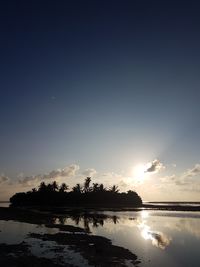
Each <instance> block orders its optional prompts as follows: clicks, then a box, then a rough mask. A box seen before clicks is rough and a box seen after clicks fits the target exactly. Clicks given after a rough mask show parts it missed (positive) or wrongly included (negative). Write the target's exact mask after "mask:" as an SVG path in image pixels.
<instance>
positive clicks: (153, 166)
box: [145, 159, 165, 173]
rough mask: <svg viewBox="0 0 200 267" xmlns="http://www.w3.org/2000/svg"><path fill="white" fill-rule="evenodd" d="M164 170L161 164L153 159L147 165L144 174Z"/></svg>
mask: <svg viewBox="0 0 200 267" xmlns="http://www.w3.org/2000/svg"><path fill="white" fill-rule="evenodd" d="M164 168H165V167H164V165H163V163H161V162H160V161H159V160H158V159H155V160H153V161H152V162H150V163H148V164H147V169H146V170H145V172H150V173H155V172H158V171H160V170H161V169H164Z"/></svg>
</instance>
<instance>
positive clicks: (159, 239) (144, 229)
mask: <svg viewBox="0 0 200 267" xmlns="http://www.w3.org/2000/svg"><path fill="white" fill-rule="evenodd" d="M141 218H142V221H141V222H139V224H138V228H139V229H140V232H141V236H142V237H143V238H144V239H145V240H151V243H152V245H153V246H155V247H157V248H160V249H165V248H166V247H167V246H168V245H169V244H170V242H171V238H170V237H168V236H167V235H165V234H164V233H162V232H158V231H152V230H151V228H150V226H148V225H147V221H146V220H145V219H147V218H148V212H147V211H143V212H142V213H141Z"/></svg>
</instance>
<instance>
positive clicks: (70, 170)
mask: <svg viewBox="0 0 200 267" xmlns="http://www.w3.org/2000/svg"><path fill="white" fill-rule="evenodd" d="M78 170H79V166H78V165H76V164H71V165H69V166H67V167H65V168H64V169H57V170H52V171H51V172H49V173H46V174H43V175H42V174H39V175H35V176H27V177H21V178H20V179H19V180H18V182H19V183H20V184H21V185H24V186H29V185H34V184H35V183H36V182H41V181H44V180H53V179H57V178H59V177H64V178H70V177H73V176H75V175H76V172H77V171H78Z"/></svg>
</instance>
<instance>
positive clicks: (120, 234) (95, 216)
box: [0, 210, 200, 267]
mask: <svg viewBox="0 0 200 267" xmlns="http://www.w3.org/2000/svg"><path fill="white" fill-rule="evenodd" d="M51 223H55V224H62V225H73V226H79V227H83V228H84V229H85V230H86V232H87V233H92V234H94V235H100V236H104V237H107V238H109V239H111V240H112V242H113V244H115V245H118V246H121V247H124V248H127V249H129V250H130V251H132V252H133V253H135V254H136V255H137V256H138V258H139V259H141V264H140V265H139V266H141V267H155V266H162V267H169V266H170V267H188V266H192V267H199V266H200V254H199V247H200V213H199V212H195V213H192V214H191V213H189V212H182V213H181V212H178V213H177V212H165V211H145V210H144V211H141V212H110V211H109V212H99V213H98V212H95V213H92V212H87V211H85V212H77V213H73V214H67V215H66V216H62V217H59V218H58V217H55V218H53V219H52V222H51ZM57 231H59V229H55V228H52V229H51V228H45V226H43V225H42V226H40V227H37V225H31V224H27V223H20V222H15V223H14V222H11V221H8V222H5V221H0V243H3V242H5V243H6V242H7V243H12V242H14V243H15V241H16V240H18V241H20V242H21V241H22V240H23V239H24V238H25V236H26V234H27V233H28V232H46V233H48V232H49V233H55V232H57ZM13 239H15V240H13ZM183 255H184V257H183ZM82 266H85V265H82Z"/></svg>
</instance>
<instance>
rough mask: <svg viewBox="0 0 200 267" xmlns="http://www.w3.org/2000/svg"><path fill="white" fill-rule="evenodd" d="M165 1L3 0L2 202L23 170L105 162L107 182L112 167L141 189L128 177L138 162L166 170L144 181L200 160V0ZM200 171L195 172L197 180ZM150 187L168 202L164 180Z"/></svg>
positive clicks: (100, 166)
mask: <svg viewBox="0 0 200 267" xmlns="http://www.w3.org/2000/svg"><path fill="white" fill-rule="evenodd" d="M160 2H161V1H145V0H144V1H136V0H133V1H128V0H127V1H87V0H86V1H78V0H77V1H42V3H41V1H28V2H27V1H3V2H2V3H1V11H0V12H1V19H0V20H1V36H0V39H1V40H0V41H1V42H0V46H1V50H0V53H1V66H0V71H1V76H0V87H1V89H0V91H1V98H0V99H1V105H0V120H1V133H0V148H1V154H0V174H1V177H8V180H7V181H5V179H2V182H1V187H2V188H3V189H2V194H3V195H4V197H2V198H8V196H9V194H10V192H14V191H13V190H14V189H13V188H14V187H15V188H17V187H16V184H17V185H18V186H19V184H18V180H19V177H21V176H23V177H27V176H28V177H30V176H31V175H33V176H34V175H37V174H44V173H49V172H51V171H52V170H55V169H58V168H61V169H62V168H65V167H66V166H71V165H73V164H75V165H78V166H79V170H78V172H79V174H78V177H79V178H80V179H84V177H82V178H81V174H82V172H84V170H85V169H95V170H96V172H97V173H96V174H95V175H96V178H95V179H99V180H101V179H102V181H104V178H103V177H104V174H108V173H110V174H111V173H112V174H114V176H113V175H110V180H109V178H107V180H109V181H111V182H112V183H120V182H121V181H123V182H126V180H127V181H129V182H128V186H133V187H134V186H135V183H134V177H132V178H133V181H132V182H130V180H129V178H127V177H129V176H130V175H131V174H130V169H131V168H134V166H135V165H137V164H144V165H145V164H147V163H152V162H153V161H154V160H155V159H159V161H160V162H161V163H162V164H163V165H164V166H165V168H163V169H162V172H161V173H160V171H161V170H159V172H156V173H155V175H152V177H151V178H148V179H149V180H148V179H146V180H144V181H143V187H145V183H147V184H148V182H149V183H151V184H152V185H153V184H154V179H157V178H164V177H169V176H170V175H175V176H176V180H179V179H180V177H183V176H184V175H183V174H184V173H186V172H187V171H188V170H192V169H193V168H195V165H196V164H198V163H199V161H200V159H199V150H200V143H199V134H200V124H199V114H200V107H199V97H200V90H199V86H200V78H199V77H200V76H199V69H200V50H199V47H200V34H199V31H200V28H199V27H200V18H199V12H198V11H199V7H200V6H199V4H198V2H197V1H181V2H180V1H162V3H160ZM175 165H176V167H173V166H175ZM72 176H73V175H72ZM133 176H134V175H133ZM116 177H118V178H116ZM119 177H120V178H119ZM155 177H157V178H155ZM71 178H72V177H71ZM71 178H70V179H71ZM72 179H73V178H72ZM198 179H199V177H198V174H196V173H195V180H194V181H193V180H191V181H190V182H189V184H190V185H191V187H192V186H193V185H194V184H197V185H199V180H198ZM77 180H78V178H77ZM77 180H75V181H77ZM107 180H106V182H107ZM169 180H170V179H169ZM0 181H1V180H0ZM145 181H146V182H145ZM150 181H151V182H150ZM156 181H157V180H156ZM66 182H68V180H67V177H66ZM69 183H70V181H69ZM156 183H157V182H156ZM169 184H170V185H169V188H171V187H170V186H172V188H173V185H171V180H170V181H169ZM160 185H161V186H162V182H160ZM164 186H166V185H164ZM174 188H176V192H177V199H179V198H181V197H182V198H183V200H184V198H185V199H189V198H190V197H191V198H193V199H195V200H196V199H198V193H195V192H192V190H191V189H190V190H188V192H187V190H185V189H186V188H185V189H184V190H183V186H181V185H179V186H178V185H174ZM136 189H137V188H136ZM138 190H140V191H141V194H142V196H144V198H148V199H153V200H154V198H155V192H157V196H158V199H162V198H166V199H167V198H168V196H167V194H166V195H163V196H162V194H161V191H159V190H160V189H159V188H158V186H157V187H156V189H155V188H154V189H152V192H154V191H153V190H157V191H155V192H154V193H152V194H151V193H148V194H147V193H145V192H143V191H142V190H141V189H139V188H138ZM183 191H184V193H183ZM191 192H192V193H191ZM195 194H196V195H195ZM151 195H152V197H151ZM179 195H181V197H180V196H179ZM175 198H176V197H175ZM198 200H199V199H198Z"/></svg>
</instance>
